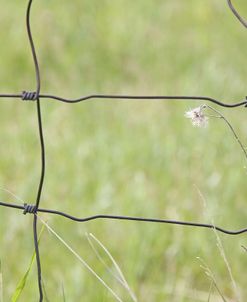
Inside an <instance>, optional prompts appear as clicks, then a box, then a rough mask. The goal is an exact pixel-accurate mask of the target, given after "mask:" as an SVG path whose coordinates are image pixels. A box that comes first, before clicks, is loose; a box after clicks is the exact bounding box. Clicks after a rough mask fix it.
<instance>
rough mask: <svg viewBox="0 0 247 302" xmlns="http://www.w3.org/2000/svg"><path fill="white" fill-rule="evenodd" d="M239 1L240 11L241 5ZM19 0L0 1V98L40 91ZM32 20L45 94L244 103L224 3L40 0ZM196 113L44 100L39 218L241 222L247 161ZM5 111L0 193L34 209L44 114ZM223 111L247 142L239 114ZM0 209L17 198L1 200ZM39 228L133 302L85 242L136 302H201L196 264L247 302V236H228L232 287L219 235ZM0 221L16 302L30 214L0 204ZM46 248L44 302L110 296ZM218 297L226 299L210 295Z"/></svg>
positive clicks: (243, 44) (205, 291) (66, 225)
mask: <svg viewBox="0 0 247 302" xmlns="http://www.w3.org/2000/svg"><path fill="white" fill-rule="evenodd" d="M235 2H236V5H237V8H238V9H239V10H240V11H241V13H242V14H243V16H246V15H247V4H246V1H244V0H242V1H235ZM26 4H27V1H17V0H12V1H4V0H0V39H1V46H0V91H1V92H2V93H4V92H10V93H12V92H13V93H19V92H21V91H22V90H34V89H35V75H34V69H33V64H32V60H31V56H30V49H29V44H28V40H27V35H26V32H25V9H26ZM32 25H33V34H34V39H35V42H36V44H37V53H38V57H39V59H40V66H41V77H42V88H41V92H43V93H54V94H57V95H61V96H67V97H79V96H81V95H87V94H91V93H119V94H120V93H123V94H124V93H125V94H127V93H129V94H149V95H151V94H156V95H158V94H161V95H166V94H176V95H179V94H185V95H186V94H188V95H205V96H211V97H215V98H217V99H219V100H222V101H225V102H237V101H240V100H243V99H244V97H245V95H246V64H245V63H246V49H247V39H246V35H247V32H246V30H245V29H244V27H243V26H241V24H240V23H238V21H237V19H236V18H235V17H234V16H233V15H232V13H231V12H230V10H229V8H228V7H227V2H226V1H223V0H222V1H218V0H209V1H202V0H201V1H198V0H190V1H182V0H173V1H172V0H171V1H168V0H166V1H164V0H162V1H161V0H155V1H147V0H136V1H126V0H125V1H124V0H115V1H110V0H102V1H97V0H84V1H79V0H78V1H59V0H52V1H48V0H42V1H34V7H33V14H32ZM198 104H199V103H198V102H194V101H188V102H187V103H179V102H176V101H158V102H148V101H143V102H138V101H112V100H105V101H102V100H94V101H88V102H85V103H81V104H77V105H66V104H63V103H58V102H54V101H51V100H42V112H43V120H44V132H45V141H46V150H47V174H46V179H45V184H44V185H45V186H44V192H43V195H42V207H44V208H45V207H48V208H52V209H57V210H60V211H66V212H68V213H71V214H74V215H77V216H81V217H84V216H87V215H94V214H101V213H102V214H119V215H135V216H144V217H157V218H166V219H181V220H188V221H197V222H205V223H211V222H212V221H214V223H215V224H217V225H220V226H222V227H225V228H233V229H239V228H242V227H245V226H246V215H247V210H246V200H245V196H246V194H247V186H246V160H245V158H244V156H243V153H242V152H241V150H240V148H239V146H238V144H237V142H236V141H235V140H234V138H233V135H232V134H231V132H229V129H228V128H227V126H226V125H225V124H224V122H223V121H222V120H217V119H211V120H210V122H209V126H208V127H207V128H206V129H198V128H194V127H193V126H192V125H191V123H190V121H189V120H187V119H185V118H184V112H185V111H186V110H188V109H190V108H193V107H196V106H198ZM0 108H1V109H0V123H1V127H0V138H1V145H0V169H1V173H0V187H1V188H5V189H8V190H11V191H12V192H13V193H15V194H16V195H18V196H19V197H20V198H22V199H23V200H24V201H27V202H29V203H33V202H34V200H35V197H36V191H37V185H38V181H39V175H40V150H39V141H38V129H37V117H36V108H35V103H28V102H27V103H23V102H21V101H17V100H16V101H15V100H13V101H11V100H2V101H1V102H0ZM219 110H220V111H221V112H222V113H223V114H225V116H226V117H227V118H228V119H229V120H230V121H231V123H232V125H233V126H234V128H235V129H236V131H237V133H238V134H239V137H240V138H241V140H242V142H243V144H244V145H246V142H247V136H246V133H247V124H246V114H247V112H246V109H244V108H237V109H234V110H227V109H226V110H225V109H224V110H223V109H219ZM201 195H203V198H202V196H201ZM203 199H204V201H203ZM0 200H4V201H9V202H15V200H14V199H13V197H11V196H10V195H9V194H7V193H6V192H4V191H3V190H1V191H0ZM42 217H43V218H44V219H45V220H46V221H48V223H49V225H50V226H51V227H52V228H54V230H55V231H57V232H58V233H59V234H60V235H61V236H62V237H63V238H64V239H65V240H66V241H67V242H68V243H69V244H70V245H71V247H73V248H74V249H75V250H76V251H77V252H78V253H79V254H80V255H81V256H82V258H83V259H84V260H86V261H87V262H88V263H89V264H90V265H91V266H92V268H93V269H94V270H95V271H96V272H97V273H98V274H99V275H100V276H101V277H102V278H103V279H104V280H105V281H106V282H107V284H108V285H110V286H111V287H112V288H113V290H114V291H115V292H116V293H117V294H118V295H119V296H120V297H121V299H122V300H123V301H131V299H130V296H129V295H128V293H127V291H126V290H124V289H123V288H122V287H121V285H119V283H117V282H116V280H114V278H113V277H112V276H111V275H110V274H109V272H108V271H107V270H106V269H105V268H104V266H103V265H102V264H101V263H100V261H99V260H98V258H97V257H96V255H95V253H94V252H93V251H92V249H91V247H90V245H89V243H88V241H87V239H86V235H85V234H86V233H90V232H91V233H93V234H94V235H95V236H96V237H97V238H98V239H99V240H100V241H101V242H102V243H103V244H104V245H105V246H106V247H107V248H108V249H109V251H110V252H111V254H112V256H113V257H114V258H115V259H116V261H117V263H118V264H119V266H120V267H121V268H122V270H123V272H124V274H125V277H126V279H127V281H128V283H129V285H130V287H131V288H132V289H133V291H134V292H135V294H136V296H137V299H138V301H143V302H146V301H184V302H185V301H186V302H187V301H208V296H209V291H210V290H209V288H210V283H211V281H210V278H208V276H207V275H206V274H205V271H204V269H203V268H202V267H201V262H200V261H199V260H198V259H197V257H200V258H201V259H203V261H204V262H205V263H206V264H207V265H208V267H209V268H210V269H211V271H212V273H213V274H214V276H215V280H216V283H217V286H218V288H219V289H220V291H221V292H222V294H223V295H224V297H225V299H226V300H227V301H246V297H247V278H246V267H247V253H246V252H245V251H244V249H243V248H241V245H245V246H247V238H246V235H240V236H238V237H230V236H226V235H219V236H220V240H221V242H222V245H223V247H224V251H225V256H226V257H227V260H228V263H229V265H230V267H231V270H232V276H233V278H234V280H235V283H236V288H234V286H233V284H232V280H231V276H230V274H229V271H228V269H227V266H226V264H225V261H224V259H223V256H222V249H221V251H220V249H219V248H218V247H217V242H218V241H219V239H218V240H217V238H216V236H215V234H214V232H213V231H210V230H203V229H193V228H186V227H178V226H168V225H155V224H144V223H135V222H118V221H93V222H88V223H85V224H77V223H74V222H71V221H67V220H65V219H62V218H58V217H53V216H49V215H42ZM0 226H1V229H0V234H1V236H0V247H1V248H0V259H1V262H2V277H3V295H4V301H10V299H11V295H12V294H13V292H14V291H15V288H16V286H17V283H18V281H19V280H20V278H21V277H22V276H23V274H24V272H25V271H26V269H27V267H28V265H29V262H30V259H31V255H32V253H33V240H32V217H31V216H23V215H20V213H19V212H17V211H15V210H11V209H5V208H1V210H0ZM40 249H41V251H40V253H41V260H42V268H43V281H44V285H45V288H46V292H47V296H48V297H49V301H63V290H62V288H64V292H65V296H66V301H115V299H114V297H113V296H112V295H111V294H110V293H109V292H108V291H107V290H106V289H105V288H104V287H103V286H102V284H100V283H99V282H98V281H97V280H96V279H95V277H94V276H92V275H91V274H90V273H89V272H88V271H87V270H86V269H85V268H83V267H82V266H81V264H80V263H79V262H78V260H76V259H75V258H74V256H73V255H72V254H70V253H69V252H68V251H67V250H66V248H65V247H64V246H63V245H62V244H61V243H60V242H59V241H58V240H57V239H56V238H55V237H54V236H53V235H52V234H49V232H47V231H45V232H44V234H43V236H42V240H41V244H40ZM100 254H101V255H102V257H104V258H105V259H106V256H105V255H104V253H102V252H101V251H100ZM106 261H107V260H106ZM37 295H38V290H37V279H36V267H33V269H32V272H31V275H30V276H29V278H28V282H27V285H26V288H25V291H24V292H23V294H22V296H21V299H20V300H19V301H37ZM210 301H222V298H221V297H220V295H219V294H218V293H217V291H216V290H215V289H214V290H213V293H212V296H211V299H210Z"/></svg>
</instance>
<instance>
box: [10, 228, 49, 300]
mask: <svg viewBox="0 0 247 302" xmlns="http://www.w3.org/2000/svg"><path fill="white" fill-rule="evenodd" d="M43 231H44V226H42V229H41V231H40V233H39V239H38V243H39V241H40V238H41V235H42V233H43ZM35 259H36V254H35V251H34V252H33V255H32V258H31V261H30V263H29V266H28V269H27V271H26V272H25V274H24V275H23V277H22V278H21V280H20V281H19V283H18V285H17V287H16V289H15V291H14V294H13V295H12V298H11V302H17V301H18V299H19V298H20V296H21V294H22V292H23V290H24V288H25V286H26V282H27V278H28V276H29V273H30V271H31V269H32V267H33V263H34V261H35Z"/></svg>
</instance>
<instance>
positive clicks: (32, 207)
mask: <svg viewBox="0 0 247 302" xmlns="http://www.w3.org/2000/svg"><path fill="white" fill-rule="evenodd" d="M32 3H33V0H28V5H27V10H26V30H27V35H28V39H29V43H30V47H31V54H32V59H33V63H34V67H35V75H36V90H35V91H23V92H22V93H16V94H15V93H2V94H0V99H5V100H6V99H8V100H13V99H21V100H23V101H33V102H36V108H37V120H38V128H39V140H40V149H41V174H40V180H39V184H38V189H37V195H36V201H35V203H34V204H27V203H24V204H23V205H17V204H13V203H5V202H0V206H2V207H8V208H12V209H17V210H21V211H23V214H32V215H33V239H34V246H35V253H36V263H37V272H38V289H39V301H40V302H41V301H43V288H42V271H41V261H40V255H39V246H38V236H37V218H38V217H37V213H39V212H40V213H49V214H53V215H59V216H62V217H64V218H67V219H70V220H73V221H76V222H86V221H90V220H96V219H112V220H128V221H136V222H150V223H163V224H173V225H180V226H189V227H198V228H207V229H213V230H216V231H218V232H222V233H224V234H227V235H240V234H243V233H245V232H247V227H246V228H243V229H240V230H229V229H225V228H222V227H219V226H215V225H213V224H205V223H197V222H186V221H178V220H166V219H155V218H144V217H130V216H116V215H95V216H89V217H84V218H78V217H74V216H71V215H69V214H68V213H64V212H60V211H56V210H52V209H43V208H41V207H40V202H41V194H42V189H43V183H44V178H45V167H46V165H45V160H46V153H45V142H44V135H43V126H42V112H41V100H42V99H50V100H56V101H60V102H65V103H68V104H74V103H78V102H83V101H86V100H93V99H114V100H126V99H127V100H139V101H142V100H150V101H157V100H177V101H188V100H198V101H204V102H205V101H206V102H211V103H214V104H216V105H218V106H222V107H226V108H235V107H240V106H244V107H247V97H246V99H245V100H244V101H241V102H237V103H231V104H229V103H224V102H221V101H219V100H217V99H214V98H211V97H207V96H184V95H182V96H176V95H172V96H171V95H170V96H167V95H165V96H148V95H136V96H135V95H110V94H92V95H87V96H83V97H80V98H78V99H66V98H63V97H61V96H56V95H52V94H43V93H41V79H40V68H39V61H38V58H37V55H36V50H35V44H34V41H33V36H32V30H31V23H30V17H31V8H32ZM227 4H228V6H229V8H230V9H231V11H232V13H233V14H234V15H235V17H236V18H237V19H238V20H239V22H240V23H241V24H242V25H243V26H244V27H245V28H247V21H246V20H245V19H244V18H243V17H242V16H240V14H239V13H238V11H237V10H236V9H235V7H234V6H233V4H232V1H231V0H227Z"/></svg>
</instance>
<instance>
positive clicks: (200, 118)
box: [184, 105, 208, 128]
mask: <svg viewBox="0 0 247 302" xmlns="http://www.w3.org/2000/svg"><path fill="white" fill-rule="evenodd" d="M204 108H206V106H205V105H202V106H200V107H197V108H194V109H192V110H189V111H187V112H185V115H184V116H185V117H186V118H189V119H191V122H192V125H193V126H195V127H203V128H205V127H206V126H207V125H208V117H206V116H205V114H204V112H203V109H204Z"/></svg>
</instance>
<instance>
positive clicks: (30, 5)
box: [26, 0, 45, 302]
mask: <svg viewBox="0 0 247 302" xmlns="http://www.w3.org/2000/svg"><path fill="white" fill-rule="evenodd" d="M32 3H33V0H29V2H28V6H27V13H26V28H27V34H28V39H29V43H30V47H31V52H32V57H33V62H34V66H35V74H36V85H37V86H36V100H37V102H36V103H37V104H36V105H37V116H38V127H39V140H40V148H41V175H40V181H39V186H38V192H37V197H36V204H35V207H36V209H35V213H34V217H33V238H34V247H35V253H36V263H37V273H38V287H39V301H40V302H42V301H43V289H42V270H41V262H40V255H39V244H38V236H37V216H36V213H37V209H38V208H39V204H40V197H41V193H42V189H43V184H44V177H45V143H44V135H43V126H42V114H41V106H40V99H39V93H40V87H41V83H40V69H39V63H38V59H37V55H36V51H35V46H34V42H33V37H32V32H31V25H30V15H31V7H32Z"/></svg>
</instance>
